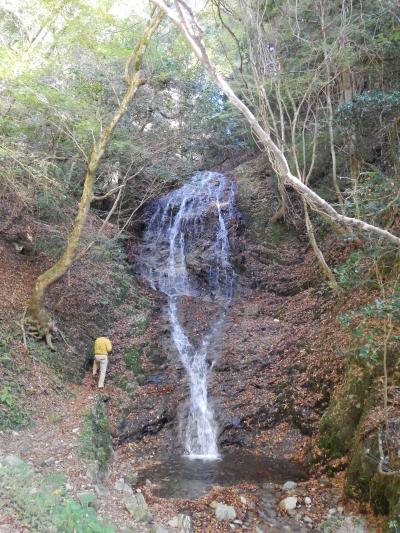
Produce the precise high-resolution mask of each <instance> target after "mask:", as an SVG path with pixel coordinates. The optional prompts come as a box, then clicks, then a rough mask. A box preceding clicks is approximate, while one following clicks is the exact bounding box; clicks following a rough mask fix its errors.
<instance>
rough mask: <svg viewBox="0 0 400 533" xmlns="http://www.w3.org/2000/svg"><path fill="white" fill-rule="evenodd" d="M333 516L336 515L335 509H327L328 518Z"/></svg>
mask: <svg viewBox="0 0 400 533" xmlns="http://www.w3.org/2000/svg"><path fill="white" fill-rule="evenodd" d="M334 514H336V509H329V511H328V516H333V515H334Z"/></svg>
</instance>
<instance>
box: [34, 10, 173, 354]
mask: <svg viewBox="0 0 400 533" xmlns="http://www.w3.org/2000/svg"><path fill="white" fill-rule="evenodd" d="M162 18H163V13H162V11H160V10H158V9H157V8H155V9H154V10H153V13H152V16H151V18H150V20H149V22H148V23H147V25H146V28H145V30H144V32H143V35H142V36H141V38H140V40H139V42H138V44H137V45H136V47H135V48H134V50H133V52H132V55H131V56H130V58H129V60H128V62H127V65H126V69H125V77H126V80H127V82H128V89H127V91H126V93H125V95H124V97H123V99H122V101H121V103H120V105H119V107H118V109H117V110H116V112H115V114H114V116H113V117H112V119H111V120H110V123H109V124H108V126H107V127H106V128H105V129H104V131H103V132H102V133H101V135H100V138H99V139H98V141H97V142H96V143H95V144H94V146H93V149H92V152H91V154H90V157H89V161H88V164H87V169H86V174H85V178H84V186H83V192H82V196H81V199H80V202H79V208H78V213H77V215H76V218H75V222H74V225H73V228H72V231H71V233H70V235H69V238H68V242H67V245H66V247H65V250H64V253H63V254H62V256H61V257H60V259H59V260H58V261H57V262H56V263H55V264H54V265H53V266H52V267H51V268H49V269H48V270H46V272H43V274H41V275H40V276H39V277H38V278H37V280H36V282H35V285H34V288H33V291H32V295H31V299H30V302H29V307H28V312H27V323H28V325H29V327H30V330H31V332H34V333H35V336H36V337H41V338H43V337H44V338H46V341H47V343H48V344H49V345H50V347H51V348H52V349H53V346H52V344H51V332H52V331H53V330H54V322H53V321H52V320H51V319H50V317H49V315H48V314H47V312H46V310H45V307H44V300H45V295H46V291H47V289H48V288H49V287H50V286H51V285H52V284H53V283H54V282H55V281H57V280H58V279H60V278H61V277H62V276H63V275H64V274H65V273H66V272H67V271H68V269H69V268H70V267H71V265H72V264H73V262H74V259H75V257H76V253H77V250H78V245H79V241H80V236H81V233H82V230H83V227H84V225H85V222H86V218H87V214H88V211H89V207H90V202H91V201H92V197H93V183H94V179H95V176H96V171H97V168H98V166H99V163H100V160H101V158H102V157H103V155H104V152H105V150H106V148H107V145H108V143H109V142H110V139H111V137H112V134H113V132H114V130H115V128H116V126H117V124H118V123H119V121H120V120H121V118H122V117H123V116H124V114H125V113H126V111H127V109H128V106H129V104H130V102H131V101H132V99H133V97H134V95H135V93H136V91H137V89H138V87H140V85H142V84H143V83H144V80H143V79H142V78H141V74H140V66H141V63H142V60H143V56H144V53H145V51H146V48H147V45H148V43H149V41H150V38H151V36H152V35H153V33H154V32H155V30H156V29H157V27H158V25H159V24H160V22H161V20H162Z"/></svg>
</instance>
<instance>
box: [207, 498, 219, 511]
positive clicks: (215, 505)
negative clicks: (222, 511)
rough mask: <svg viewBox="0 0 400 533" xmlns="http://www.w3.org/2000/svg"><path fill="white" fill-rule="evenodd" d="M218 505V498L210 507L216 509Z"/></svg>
mask: <svg viewBox="0 0 400 533" xmlns="http://www.w3.org/2000/svg"><path fill="white" fill-rule="evenodd" d="M217 505H218V502H217V501H216V500H213V501H212V502H211V503H210V505H209V507H211V509H216V508H217Z"/></svg>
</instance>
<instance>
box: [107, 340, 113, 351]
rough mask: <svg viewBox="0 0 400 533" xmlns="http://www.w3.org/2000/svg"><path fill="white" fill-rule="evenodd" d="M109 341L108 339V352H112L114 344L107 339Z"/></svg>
mask: <svg viewBox="0 0 400 533" xmlns="http://www.w3.org/2000/svg"><path fill="white" fill-rule="evenodd" d="M107 341H108V342H107V352H108V353H110V352H111V350H112V344H111V341H110V339H107Z"/></svg>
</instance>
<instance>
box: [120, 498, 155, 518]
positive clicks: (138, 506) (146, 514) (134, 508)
mask: <svg viewBox="0 0 400 533" xmlns="http://www.w3.org/2000/svg"><path fill="white" fill-rule="evenodd" d="M124 504H125V507H126V509H127V510H128V512H129V514H130V515H131V516H132V518H133V519H134V520H137V521H138V522H150V521H151V519H152V516H151V512H150V509H149V506H148V505H147V503H146V500H145V499H144V496H143V494H141V493H137V494H133V495H124Z"/></svg>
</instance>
